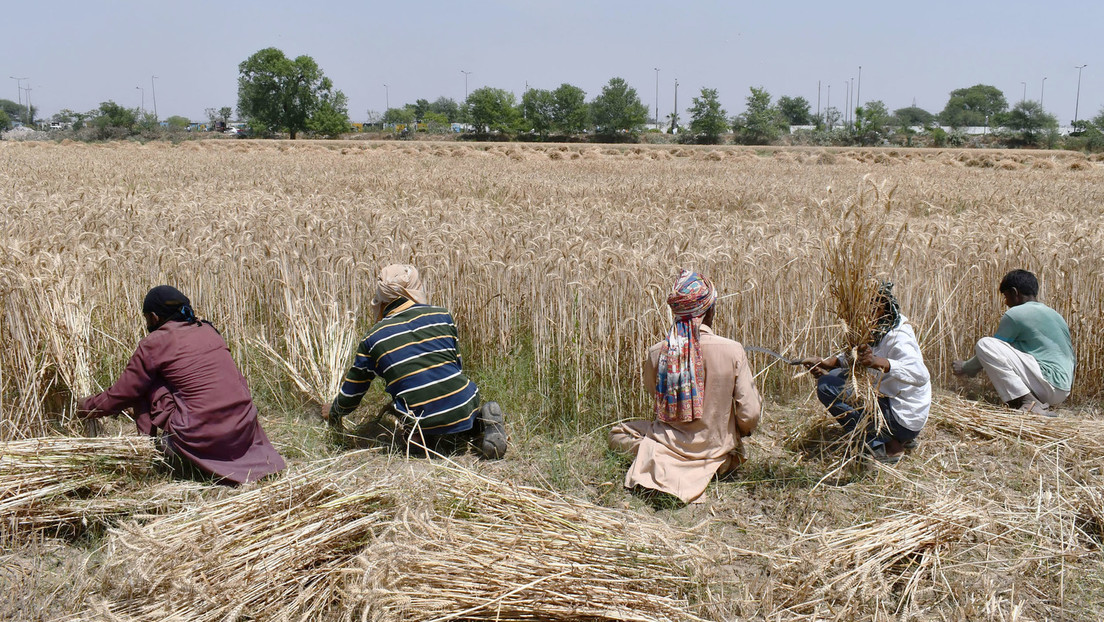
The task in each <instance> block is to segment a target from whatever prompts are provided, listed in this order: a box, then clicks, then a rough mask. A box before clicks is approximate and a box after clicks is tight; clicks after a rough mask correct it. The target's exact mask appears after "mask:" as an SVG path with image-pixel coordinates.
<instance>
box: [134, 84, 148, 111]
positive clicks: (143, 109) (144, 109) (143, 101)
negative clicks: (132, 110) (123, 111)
mask: <svg viewBox="0 0 1104 622" xmlns="http://www.w3.org/2000/svg"><path fill="white" fill-rule="evenodd" d="M134 88H136V89H138V90H139V91H142V109H141V110H142V112H145V111H146V89H144V88H142V87H140V86H136V87H134Z"/></svg>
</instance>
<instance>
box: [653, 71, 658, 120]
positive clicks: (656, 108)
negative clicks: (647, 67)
mask: <svg viewBox="0 0 1104 622" xmlns="http://www.w3.org/2000/svg"><path fill="white" fill-rule="evenodd" d="M655 72H656V93H655V114H654V115H652V117H653V118H654V120H655V126H656V129H657V130H658V129H659V67H655Z"/></svg>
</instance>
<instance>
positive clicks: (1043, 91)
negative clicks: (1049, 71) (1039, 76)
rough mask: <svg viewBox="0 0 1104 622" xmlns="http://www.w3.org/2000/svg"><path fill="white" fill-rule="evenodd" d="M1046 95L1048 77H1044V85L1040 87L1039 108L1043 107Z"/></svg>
mask: <svg viewBox="0 0 1104 622" xmlns="http://www.w3.org/2000/svg"><path fill="white" fill-rule="evenodd" d="M1044 93H1046V76H1043V85H1042V86H1041V87H1039V107H1040V108H1042V107H1043V94H1044Z"/></svg>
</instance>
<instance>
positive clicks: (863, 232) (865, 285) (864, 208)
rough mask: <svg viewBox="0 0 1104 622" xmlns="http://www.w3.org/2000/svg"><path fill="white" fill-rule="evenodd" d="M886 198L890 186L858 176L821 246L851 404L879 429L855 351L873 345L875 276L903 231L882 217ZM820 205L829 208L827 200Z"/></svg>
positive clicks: (894, 254)
mask: <svg viewBox="0 0 1104 622" xmlns="http://www.w3.org/2000/svg"><path fill="white" fill-rule="evenodd" d="M892 197H893V190H889V191H885V190H883V189H882V188H880V187H879V186H877V185H875V184H873V183H870V182H869V181H868V180H866V179H864V182H863V184H862V185H861V186H860V187H859V189H858V192H857V195H856V197H855V198H854V199H852V203H851V204H850V206H848V207H847V209H846V211H845V212H844V213H843V215H842V218H841V219H840V220H839V221H837V223H836V224H835V233H836V235H835V236H834V237H832V238H831V239H829V240H828V242H827V243H826V245H825V269H826V271H827V276H828V289H829V292H831V295H832V297H833V298H834V299H835V302H836V315H837V317H838V318H839V320H840V323H841V324H842V329H843V334H842V335H841V338H840V340H839V341H840V350H842V351H843V353H844V354H845V355H846V361H845V362H846V364H847V366H848V369H847V378H848V384H849V386H850V390H851V393H852V395H853V397H852V399H853V400H854V401H855V404H852V405H853V406H859V407H862V408H863V411H864V413H865V417H872V418H873V424H874V425H873V427H874V428H875V429H876V430H879V431H880V430H882V429H883V428H884V427H885V425H886V423H885V417H884V416H883V414H882V412H881V409H880V408H878V406H877V403H878V402H877V400H878V388H877V387H876V386H875V385H874V382H873V381H872V378H871V376H870V375H869V374H868V373H867V370H866V368H865V367H863V366H862V365H860V364H859V363H858V356H857V354H856V349H857V348H858V347H859V346H862V345H873V341H874V338H873V334H874V330H875V327H876V325H877V323H878V319H879V316H880V312H881V309H880V308H879V304H880V303H879V297H878V294H879V287H880V285H881V281H880V280H879V278H880V277H881V276H884V275H886V274H889V273H890V272H892V270H893V266H894V265H895V264H896V261H897V258H898V257H899V251H897V250H896V248H897V247H899V243H900V237H901V235H902V234H903V232H904V229H903V228H902V229H901V230H899V231H897V232H894V231H893V230H892V229H891V227H890V225H889V222H888V219H887V215H888V213H889V211H890V208H891V204H892ZM824 206H825V207H828V208H832V205H831V203H830V202H829V201H825V202H824ZM894 234H896V235H894ZM894 238H896V239H894ZM868 425H869V424H868V422H867V421H866V419H865V418H864V420H863V421H862V422H860V423H859V425H858V426H857V427H856V428H855V430H856V434H855V435H854V438H853V439H852V442H851V443H849V446H850V447H852V448H853V449H856V450H857V449H861V443H859V442H858V440H859V439H861V438H863V437H864V434H865V430H866V428H867V427H868Z"/></svg>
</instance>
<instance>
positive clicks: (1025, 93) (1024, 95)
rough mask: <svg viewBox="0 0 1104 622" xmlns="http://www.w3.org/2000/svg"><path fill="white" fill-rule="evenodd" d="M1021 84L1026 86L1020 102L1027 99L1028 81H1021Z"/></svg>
mask: <svg viewBox="0 0 1104 622" xmlns="http://www.w3.org/2000/svg"><path fill="white" fill-rule="evenodd" d="M1020 84H1022V85H1023V87H1024V91H1023V97H1021V98H1020V103H1021V104H1022V103H1024V102H1026V101H1027V82H1023V81H1021V82H1020Z"/></svg>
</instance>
